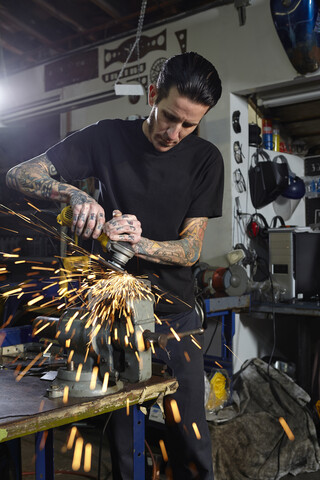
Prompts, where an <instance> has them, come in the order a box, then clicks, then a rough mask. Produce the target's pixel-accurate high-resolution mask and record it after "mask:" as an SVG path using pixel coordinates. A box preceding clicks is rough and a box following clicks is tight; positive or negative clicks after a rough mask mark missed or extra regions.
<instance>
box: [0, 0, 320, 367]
mask: <svg viewBox="0 0 320 480" xmlns="http://www.w3.org/2000/svg"><path fill="white" fill-rule="evenodd" d="M143 35H145V37H146V38H145V51H143V49H141V54H140V56H141V61H140V65H142V67H143V72H142V73H141V75H142V77H143V81H144V82H146V83H145V84H144V86H145V87H146V88H147V84H148V83H149V81H150V76H149V71H150V73H152V74H156V72H157V69H158V67H159V63H160V60H161V59H163V58H168V57H169V56H170V55H172V54H176V53H180V52H181V51H190V50H194V51H197V52H199V53H200V54H202V55H204V56H205V57H207V58H208V59H209V60H211V61H212V62H213V63H214V65H215V66H216V67H217V70H218V72H219V74H220V76H221V79H222V82H223V95H222V98H221V100H220V102H219V103H218V105H217V106H216V107H215V108H214V109H213V110H211V111H210V112H208V114H207V115H206V117H205V118H204V119H203V121H202V123H201V126H200V135H201V136H202V137H204V138H206V139H208V140H210V141H212V142H213V143H215V144H216V145H217V146H218V147H219V149H220V150H221V152H222V154H223V157H224V160H225V167H226V179H225V195H224V211H223V217H222V218H221V219H215V220H211V221H210V222H209V225H208V229H207V233H206V237H205V241H204V246H203V252H202V258H201V259H202V261H205V262H207V263H209V264H210V265H219V266H224V265H225V264H226V261H225V254H226V253H227V252H228V251H229V250H231V249H232V246H233V205H232V195H231V190H232V159H231V148H230V145H231V135H232V123H231V115H230V98H231V94H232V93H237V92H239V91H241V90H245V89H246V90H248V89H251V88H252V90H254V89H255V88H258V87H259V86H266V85H272V84H276V83H280V82H284V81H290V80H293V79H294V78H295V77H296V76H297V73H296V71H295V70H294V68H293V67H292V65H291V63H290V61H289V59H288V57H287V55H286V53H285V51H284V49H283V47H282V45H281V43H280V40H279V38H278V35H277V33H276V31H275V28H274V25H273V22H272V18H271V14H270V9H269V2H267V1H265V0H252V2H251V5H250V6H248V7H247V8H246V23H245V25H243V26H240V25H239V20H238V13H237V11H236V9H235V8H234V5H225V6H221V7H216V8H214V9H212V10H208V11H205V12H203V13H200V14H197V15H194V16H192V17H188V18H186V19H182V20H179V21H175V22H173V23H169V24H167V25H160V26H158V27H156V28H153V29H149V30H145V31H144V32H143ZM133 37H134V35H133V36H131V37H130V38H133ZM125 41H126V39H123V38H121V39H118V40H116V41H113V42H109V43H107V44H105V45H101V46H99V47H97V48H98V59H99V75H98V77H97V78H94V79H91V80H89V81H86V82H80V83H73V84H71V85H64V86H59V87H57V88H53V89H52V88H51V89H50V90H48V88H47V90H46V81H48V71H47V70H46V65H42V66H39V67H37V68H34V69H30V70H27V71H25V72H23V73H20V74H17V75H14V76H12V77H11V78H9V79H8V85H7V91H8V94H7V102H8V104H7V106H6V105H4V106H3V109H4V110H3V111H2V117H3V120H5V121H7V122H8V121H11V122H13V123H14V121H15V119H16V118H18V117H19V111H20V116H21V117H22V118H25V121H26V122H27V121H28V117H29V116H30V115H32V112H37V111H40V109H42V110H43V111H45V108H46V106H47V108H48V110H50V111H52V109H53V110H55V111H60V112H64V111H66V102H71V103H72V104H73V107H72V110H70V111H69V112H68V113H61V120H62V121H61V136H62V137H63V136H65V135H66V134H67V133H69V132H70V131H74V130H77V129H79V128H83V127H84V126H86V125H88V124H90V123H92V122H96V121H98V120H99V119H102V118H115V117H118V118H126V117H128V116H131V115H138V116H144V115H147V114H148V112H149V107H148V105H147V100H146V96H144V97H140V98H135V99H133V98H129V97H115V96H114V94H113V83H114V80H115V78H116V73H117V71H119V69H120V68H121V66H122V64H123V60H121V62H119V61H114V59H117V58H122V57H121V55H122V56H123V53H124V52H125V51H127V50H126V44H125ZM145 52H147V53H145ZM120 54H121V55H120ZM117 55H119V56H117ZM137 64H138V63H137V59H135V60H134V61H132V62H131V61H130V62H129V64H128V67H130V68H131V67H132V68H133V70H132V71H130V70H128V71H127V72H126V75H127V77H126V79H125V80H128V81H130V82H131V81H132V80H133V79H134V78H137V76H138V75H137V71H136V70H135V69H136V67H137ZM144 64H145V65H144ZM50 65H52V64H50ZM58 67H59V65H57V68H58ZM46 75H47V77H46ZM317 75H318V76H319V79H320V74H314V75H313V76H317ZM101 97H103V100H101ZM83 103H85V105H83ZM14 109H15V110H14ZM17 112H18V113H17ZM238 322H239V323H238V325H237V329H236V332H239V333H237V334H236V335H238V337H237V338H236V339H235V345H236V352H235V353H236V354H237V355H238V356H239V357H240V358H241V359H242V360H245V359H246V358H248V355H250V356H255V355H256V354H257V353H258V350H257V346H256V343H255V342H256V337H255V336H254V335H252V331H250V333H248V335H246V333H245V330H244V329H242V327H241V322H240V320H239V319H238ZM246 328H248V327H247V325H246ZM259 348H260V346H259ZM260 353H261V349H260ZM238 366H240V365H237V366H236V369H237V367H238Z"/></svg>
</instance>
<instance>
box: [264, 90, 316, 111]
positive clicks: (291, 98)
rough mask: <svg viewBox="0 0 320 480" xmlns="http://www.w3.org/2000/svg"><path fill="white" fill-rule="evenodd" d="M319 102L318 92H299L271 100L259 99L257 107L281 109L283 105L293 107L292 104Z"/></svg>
mask: <svg viewBox="0 0 320 480" xmlns="http://www.w3.org/2000/svg"><path fill="white" fill-rule="evenodd" d="M312 100H320V91H319V90H317V91H311V92H301V93H295V94H292V95H284V96H277V97H273V98H272V97H271V98H259V99H258V105H261V106H264V107H270V108H271V107H283V106H284V105H293V104H294V103H303V102H311V101H312Z"/></svg>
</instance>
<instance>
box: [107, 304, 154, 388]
mask: <svg viewBox="0 0 320 480" xmlns="http://www.w3.org/2000/svg"><path fill="white" fill-rule="evenodd" d="M128 307H129V308H130V312H131V317H130V319H131V322H132V331H131V332H130V326H129V332H130V336H129V337H128V338H127V321H126V320H125V319H123V318H122V319H120V321H119V322H118V328H119V343H118V345H119V348H120V349H123V351H124V363H125V368H124V371H123V372H122V373H121V378H122V379H124V380H127V381H129V382H141V381H145V380H147V379H148V378H150V377H151V375H152V351H151V350H149V349H147V348H146V345H145V342H144V338H143V332H144V331H145V330H149V331H151V332H154V330H155V320H154V310H153V300H151V298H150V299H132V300H129V301H128ZM115 348H117V344H116V343H115Z"/></svg>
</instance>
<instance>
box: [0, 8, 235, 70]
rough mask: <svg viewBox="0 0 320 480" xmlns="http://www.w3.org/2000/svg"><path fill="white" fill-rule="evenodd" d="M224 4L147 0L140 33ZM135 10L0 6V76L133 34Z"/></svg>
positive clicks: (135, 19) (136, 22) (135, 22)
mask: <svg viewBox="0 0 320 480" xmlns="http://www.w3.org/2000/svg"><path fill="white" fill-rule="evenodd" d="M228 3H233V0H196V1H195V0H148V1H147V6H146V11H145V18H144V27H146V26H148V25H153V24H157V23H161V22H165V21H168V20H170V19H173V18H177V17H182V16H187V15H190V14H193V13H196V12H198V11H201V10H205V9H210V8H213V7H217V6H219V5H223V4H228ZM141 5H142V0H1V3H0V54H1V57H0V62H1V65H0V76H2V75H9V74H12V73H14V72H17V71H20V70H23V69H26V68H29V67H33V66H35V65H37V64H39V63H42V62H46V61H48V60H50V59H53V58H56V57H59V56H61V55H64V54H67V53H68V52H71V51H74V50H77V49H80V48H85V47H88V46H91V45H93V44H99V43H102V42H105V41H108V40H109V39H112V38H115V37H117V36H119V35H125V34H128V33H129V32H133V31H136V29H137V25H138V19H139V16H140V10H141ZM235 15H237V13H236V11H235Z"/></svg>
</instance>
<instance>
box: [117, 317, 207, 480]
mask: <svg viewBox="0 0 320 480" xmlns="http://www.w3.org/2000/svg"><path fill="white" fill-rule="evenodd" d="M169 323H170V325H167V324H166V323H165V322H163V324H162V325H161V326H158V325H157V327H156V329H157V331H160V332H161V333H169V332H170V330H169V328H170V327H172V328H174V330H175V331H176V332H182V331H187V330H192V329H194V328H198V327H200V321H199V318H198V316H197V314H196V313H195V312H194V311H192V312H190V313H183V314H178V315H175V316H173V317H171V318H170V322H169ZM195 338H196V340H197V342H199V343H200V344H201V345H202V339H201V337H200V336H196V337H195ZM155 356H156V358H157V359H159V360H161V361H163V362H164V363H166V364H167V365H168V367H169V368H170V369H171V371H172V375H173V376H174V377H176V379H177V380H178V382H179V388H178V390H177V391H176V392H175V393H174V394H173V395H168V396H167V397H166V398H165V402H164V406H165V413H166V438H165V439H164V441H165V446H166V449H167V452H168V455H169V462H170V467H171V469H172V473H173V478H174V480H189V479H198V480H213V471H212V450H211V439H210V434H209V429H208V425H207V422H206V418H205V409H204V367H203V352H202V350H201V349H199V348H198V347H197V346H196V345H195V344H194V343H193V341H192V339H191V338H190V337H189V336H188V337H185V338H182V339H181V340H180V342H178V341H177V340H176V339H173V340H169V342H168V344H167V351H165V350H162V349H160V348H157V349H156V355H155ZM171 399H175V400H176V402H177V405H178V409H179V413H180V416H181V421H180V422H179V423H176V422H175V421H174V419H173V418H172V411H171V407H170V400H171ZM197 429H198V430H199V434H200V435H199V434H198V432H197ZM108 435H109V441H110V451H111V457H112V471H113V479H114V480H132V479H133V456H132V452H133V438H132V416H130V415H129V416H127V414H126V410H125V409H122V410H117V411H115V412H113V414H112V417H111V420H110V423H109V428H108Z"/></svg>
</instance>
